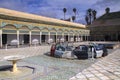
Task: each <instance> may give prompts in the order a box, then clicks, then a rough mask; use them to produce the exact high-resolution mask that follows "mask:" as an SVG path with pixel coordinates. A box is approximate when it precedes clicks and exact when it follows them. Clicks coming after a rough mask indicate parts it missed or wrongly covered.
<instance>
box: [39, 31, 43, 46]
mask: <svg viewBox="0 0 120 80" xmlns="http://www.w3.org/2000/svg"><path fill="white" fill-rule="evenodd" d="M41 35H42V32H40V42H39V43H40V44H41V43H42V41H41Z"/></svg>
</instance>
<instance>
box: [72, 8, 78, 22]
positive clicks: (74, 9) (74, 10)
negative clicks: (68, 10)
mask: <svg viewBox="0 0 120 80" xmlns="http://www.w3.org/2000/svg"><path fill="white" fill-rule="evenodd" d="M76 11H77V10H76V8H73V12H74V13H75V16H72V17H73V18H74V20H75V19H76ZM74 20H73V21H74Z"/></svg>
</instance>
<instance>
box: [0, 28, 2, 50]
mask: <svg viewBox="0 0 120 80" xmlns="http://www.w3.org/2000/svg"><path fill="white" fill-rule="evenodd" d="M0 48H2V29H0Z"/></svg>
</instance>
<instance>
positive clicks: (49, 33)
mask: <svg viewBox="0 0 120 80" xmlns="http://www.w3.org/2000/svg"><path fill="white" fill-rule="evenodd" d="M48 42H49V43H50V32H48Z"/></svg>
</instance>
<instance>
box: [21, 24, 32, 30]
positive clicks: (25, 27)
mask: <svg viewBox="0 0 120 80" xmlns="http://www.w3.org/2000/svg"><path fill="white" fill-rule="evenodd" d="M19 29H22V30H30V29H29V27H28V26H26V25H23V26H21V27H20V28H19Z"/></svg>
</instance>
